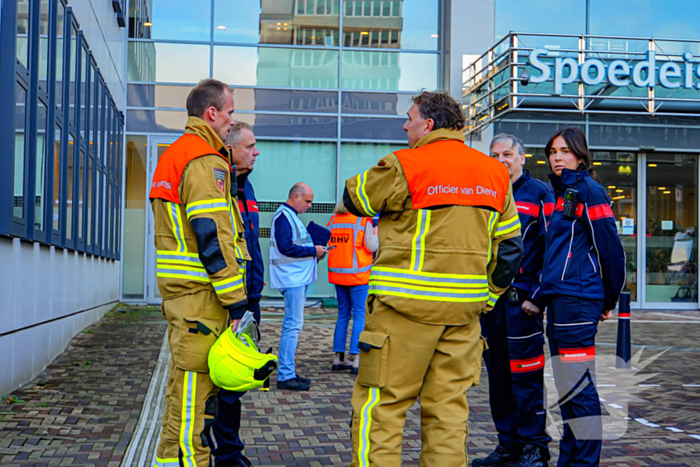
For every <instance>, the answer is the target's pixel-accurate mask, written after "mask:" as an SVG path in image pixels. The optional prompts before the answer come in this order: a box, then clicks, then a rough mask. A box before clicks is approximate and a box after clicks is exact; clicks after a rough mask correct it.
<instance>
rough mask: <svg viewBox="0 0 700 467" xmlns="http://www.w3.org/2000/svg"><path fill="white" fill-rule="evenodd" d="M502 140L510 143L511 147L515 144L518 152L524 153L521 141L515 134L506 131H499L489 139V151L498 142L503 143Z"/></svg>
mask: <svg viewBox="0 0 700 467" xmlns="http://www.w3.org/2000/svg"><path fill="white" fill-rule="evenodd" d="M504 141H508V142H509V143H510V147H511V148H512V147H513V146H515V147H516V148H517V151H518V154H520V155H524V154H525V147H524V145H523V141H522V140H521V139H520V138H518V137H517V136H513V135H509V134H507V133H499V134H497V135H496V136H494V137H493V139H492V140H491V145H490V146H489V151H490V150H491V148H492V147H494V146H495V145H497V144H498V143H503V142H504Z"/></svg>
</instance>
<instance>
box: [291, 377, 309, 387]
mask: <svg viewBox="0 0 700 467" xmlns="http://www.w3.org/2000/svg"><path fill="white" fill-rule="evenodd" d="M294 378H295V379H296V380H297V381H299V382H300V383H304V384H309V385H310V384H311V380H310V379H309V378H304V377H303V376H299V375H295V376H294Z"/></svg>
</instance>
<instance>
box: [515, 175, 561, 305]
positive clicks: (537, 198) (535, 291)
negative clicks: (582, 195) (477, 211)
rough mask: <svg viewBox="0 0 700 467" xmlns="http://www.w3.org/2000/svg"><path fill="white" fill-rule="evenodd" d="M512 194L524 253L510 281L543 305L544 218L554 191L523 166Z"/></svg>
mask: <svg viewBox="0 0 700 467" xmlns="http://www.w3.org/2000/svg"><path fill="white" fill-rule="evenodd" d="M513 198H514V199H515V205H516V206H517V207H518V217H520V231H521V232H522V234H521V235H522V238H523V248H524V250H525V254H524V255H523V260H522V262H521V263H520V271H519V273H518V275H517V276H515V279H514V280H513V283H512V284H511V285H512V286H513V287H517V288H518V289H520V290H522V291H524V292H525V293H526V294H527V296H528V300H530V301H531V302H533V303H535V304H536V305H538V306H539V307H540V308H542V305H543V302H542V294H541V289H540V272H541V271H542V264H543V260H544V246H545V233H546V232H547V222H548V221H549V218H550V216H551V215H552V211H554V192H553V191H552V188H551V187H550V186H549V185H547V184H546V183H544V182H543V181H541V180H537V179H535V178H532V177H531V176H530V171H529V170H524V171H523V174H522V175H521V176H520V178H518V179H517V180H516V181H515V183H513Z"/></svg>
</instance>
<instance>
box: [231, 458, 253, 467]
mask: <svg viewBox="0 0 700 467" xmlns="http://www.w3.org/2000/svg"><path fill="white" fill-rule="evenodd" d="M252 466H253V464H251V463H250V461H249V460H248V458H247V457H246V456H241V458H240V459H238V462H234V463H233V464H231V467H252Z"/></svg>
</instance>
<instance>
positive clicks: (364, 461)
mask: <svg viewBox="0 0 700 467" xmlns="http://www.w3.org/2000/svg"><path fill="white" fill-rule="evenodd" d="M369 302H370V303H368V307H367V309H368V313H367V315H366V318H365V330H364V331H363V332H362V334H361V335H360V370H359V374H358V377H357V380H356V382H355V388H354V391H353V395H352V408H353V418H352V444H353V460H352V464H351V465H352V466H353V467H365V466H377V467H394V466H397V467H398V466H400V465H401V443H402V440H403V428H404V424H405V421H406V412H407V410H408V409H409V408H410V407H411V406H412V405H413V403H414V402H415V401H416V398H420V406H421V435H422V451H421V457H420V463H419V465H421V466H422V467H435V466H440V467H465V466H466V465H467V453H466V443H467V435H468V428H467V419H468V418H469V407H468V405H467V397H466V396H467V390H468V389H469V388H470V387H472V386H474V385H476V384H478V383H479V377H480V375H481V354H482V350H483V344H482V342H483V341H482V339H481V338H480V333H481V328H480V325H479V320H478V317H475V319H474V321H473V322H472V323H470V324H468V325H466V326H441V325H431V324H423V323H417V322H415V321H410V320H408V319H406V318H404V317H403V316H402V315H400V314H399V313H397V312H396V311H394V310H393V309H392V308H389V307H387V306H385V305H383V304H382V303H380V302H379V300H378V299H377V298H376V297H372V296H370V299H369ZM436 306H439V304H436ZM369 310H371V313H369Z"/></svg>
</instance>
